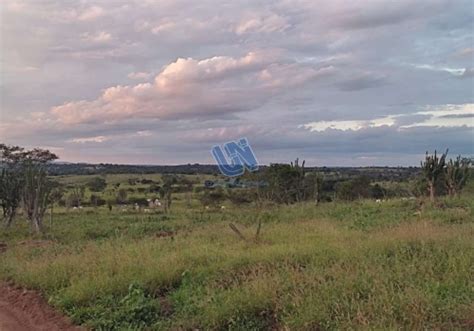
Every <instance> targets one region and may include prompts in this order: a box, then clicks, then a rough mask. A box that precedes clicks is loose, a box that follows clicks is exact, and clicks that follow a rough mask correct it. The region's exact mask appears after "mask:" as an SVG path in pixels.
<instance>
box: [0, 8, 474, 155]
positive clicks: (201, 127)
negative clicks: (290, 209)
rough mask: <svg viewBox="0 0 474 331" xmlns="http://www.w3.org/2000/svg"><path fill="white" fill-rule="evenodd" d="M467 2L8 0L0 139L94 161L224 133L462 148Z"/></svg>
mask: <svg viewBox="0 0 474 331" xmlns="http://www.w3.org/2000/svg"><path fill="white" fill-rule="evenodd" d="M217 7H218V8H219V10H218V11H216V8H217ZM471 7H472V5H471V2H470V1H468V0H459V1H456V2H455V3H453V2H450V1H447V0H420V1H416V2H413V1H411V0H400V1H392V2H381V1H378V0H367V1H352V2H348V1H345V0H334V1H325V2H322V1H319V2H315V1H310V0H295V1H288V0H281V1H277V2H275V1H273V2H272V1H266V0H263V1H257V2H255V1H253V2H252V1H247V2H241V1H230V0H222V1H220V2H219V3H218V2H217V1H215V0H202V1H200V2H199V4H197V3H192V4H185V5H184V4H183V2H181V1H168V0H165V1H132V2H127V3H125V2H122V1H103V0H99V1H95V0H81V1H80V2H70V1H69V2H64V1H53V0H45V1H41V2H38V1H12V0H10V1H7V2H6V5H5V6H4V8H5V13H6V15H3V16H2V24H0V29H1V34H2V36H3V39H2V43H3V44H2V50H1V51H2V66H1V77H2V82H1V89H2V92H1V95H2V104H1V110H0V136H1V140H2V141H8V142H10V143H15V144H20V145H25V146H36V145H38V146H39V145H42V146H54V147H58V148H59V147H64V150H63V151H61V153H60V155H61V157H64V158H66V159H68V158H69V159H70V160H78V161H80V160H88V161H91V160H96V161H99V162H101V161H121V162H124V161H125V162H126V161H127V160H130V158H132V157H133V159H134V160H135V159H136V158H137V156H139V159H140V160H141V162H154V163H156V162H158V163H172V162H178V161H180V160H181V161H183V162H185V163H187V162H205V161H207V162H212V158H210V156H209V155H208V154H209V153H208V149H209V145H212V144H214V143H219V142H220V140H221V139H222V140H224V141H227V140H228V139H234V138H238V135H247V136H248V137H251V139H252V140H251V143H252V144H253V145H255V146H256V148H258V150H259V153H261V154H262V160H264V161H265V162H278V161H288V160H289V159H292V158H294V157H297V156H300V157H305V158H306V159H307V160H308V161H309V160H314V162H319V163H320V164H325V163H326V164H329V163H331V162H335V163H336V164H354V163H357V162H361V163H363V164H366V163H367V162H369V161H368V160H374V159H372V158H374V157H375V158H376V159H377V160H378V161H373V162H374V163H377V164H380V163H383V162H388V163H390V164H394V163H395V164H396V163H397V162H398V160H400V159H402V160H410V162H413V160H415V159H416V155H417V153H419V152H420V151H421V153H423V152H424V151H425V150H426V149H429V148H438V149H440V148H441V147H443V146H446V147H447V146H449V147H450V148H451V149H452V150H453V151H454V150H457V151H458V152H459V153H468V152H472V149H473V147H472V139H473V132H474V130H473V129H472V124H471V123H472V109H471V110H470V111H469V113H466V112H464V113H463V112H462V111H461V110H460V109H461V108H462V106H461V105H470V104H472V102H473V101H472V77H473V69H472V68H473V65H472V55H473V48H472V41H473V39H472V21H473V19H474V18H473V14H472V10H470V9H471ZM417 66H418V67H417ZM426 105H430V106H426ZM449 105H451V106H449ZM454 105H457V106H454ZM450 107H451V108H452V109H451V108H450ZM450 109H451V110H450ZM466 109H467V108H466ZM448 110H449V111H448ZM427 112H434V113H427ZM443 112H444V113H443ZM302 123H305V124H304V126H301V127H299V128H298V126H299V125H300V124H302ZM312 129H313V130H312ZM96 137H105V140H104V141H102V142H94V139H93V138H96ZM74 139H79V140H77V141H82V140H81V139H90V140H89V141H85V142H83V143H80V142H72V140H74ZM206 157H209V159H207V158H206ZM326 161H327V162H326ZM364 162H365V163H364ZM406 162H408V161H406ZM333 164H334V163H333ZM415 164H418V161H416V162H415Z"/></svg>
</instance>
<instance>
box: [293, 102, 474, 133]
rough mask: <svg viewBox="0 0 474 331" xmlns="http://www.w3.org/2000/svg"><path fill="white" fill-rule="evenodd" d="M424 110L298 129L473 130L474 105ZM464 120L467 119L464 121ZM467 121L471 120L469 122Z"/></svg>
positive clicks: (309, 125)
mask: <svg viewBox="0 0 474 331" xmlns="http://www.w3.org/2000/svg"><path fill="white" fill-rule="evenodd" d="M425 108H426V110H423V111H418V112H416V113H413V114H396V115H389V116H386V117H381V118H376V119H372V120H352V121H318V122H310V123H307V124H302V125H300V126H299V127H300V128H304V129H308V130H309V131H311V132H324V131H326V130H339V131H360V130H363V129H370V128H377V127H382V126H387V127H395V128H397V130H404V129H409V128H414V127H468V128H474V120H472V118H473V117H474V104H464V105H444V106H441V107H440V106H437V107H425ZM466 118H467V119H468V120H467V121H466ZM469 119H471V120H470V121H469Z"/></svg>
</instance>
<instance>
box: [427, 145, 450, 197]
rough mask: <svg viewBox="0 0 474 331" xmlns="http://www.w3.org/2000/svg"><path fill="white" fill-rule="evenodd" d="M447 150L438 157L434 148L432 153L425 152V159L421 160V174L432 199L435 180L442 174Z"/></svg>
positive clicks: (434, 191)
mask: <svg viewBox="0 0 474 331" xmlns="http://www.w3.org/2000/svg"><path fill="white" fill-rule="evenodd" d="M447 155H448V150H446V152H445V153H444V154H442V155H441V157H438V155H437V153H436V150H435V152H434V155H429V154H428V151H427V152H426V156H425V161H424V162H423V161H422V162H421V169H422V171H423V176H424V177H425V179H426V181H427V183H428V192H429V194H430V200H431V201H434V200H435V196H436V182H437V181H438V180H439V179H440V178H441V176H443V174H444V171H445V166H446V156H447Z"/></svg>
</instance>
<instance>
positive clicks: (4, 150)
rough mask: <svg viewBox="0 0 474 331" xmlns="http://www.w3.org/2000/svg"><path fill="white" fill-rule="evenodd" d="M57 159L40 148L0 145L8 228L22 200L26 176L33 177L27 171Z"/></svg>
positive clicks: (1, 200)
mask: <svg viewBox="0 0 474 331" xmlns="http://www.w3.org/2000/svg"><path fill="white" fill-rule="evenodd" d="M57 158H58V157H57V156H56V154H54V153H51V152H50V151H48V150H44V149H40V148H35V149H33V150H25V149H24V148H23V147H20V146H9V145H6V144H2V143H0V166H1V167H2V168H3V169H2V174H1V179H0V204H1V206H2V210H3V215H4V218H5V225H6V226H9V225H10V224H11V223H12V222H13V219H14V217H15V214H16V210H17V208H18V206H19V204H20V201H21V199H22V195H23V193H24V189H25V184H26V182H27V178H25V176H26V175H27V174H29V175H32V173H31V172H26V171H25V169H30V170H31V166H33V165H43V164H46V163H47V162H50V161H53V160H55V159H57ZM23 197H24V195H23Z"/></svg>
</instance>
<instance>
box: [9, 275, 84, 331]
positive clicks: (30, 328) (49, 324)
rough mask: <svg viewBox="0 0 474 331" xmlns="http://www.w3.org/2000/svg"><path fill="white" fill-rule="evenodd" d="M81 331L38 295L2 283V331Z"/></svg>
mask: <svg viewBox="0 0 474 331" xmlns="http://www.w3.org/2000/svg"><path fill="white" fill-rule="evenodd" d="M56 330H69V331H73V330H74V331H79V330H85V329H83V328H80V327H77V326H74V325H73V324H72V323H71V321H70V320H69V319H68V318H66V317H64V316H63V315H61V314H60V313H59V312H57V311H56V310H54V309H53V308H52V307H51V306H49V305H48V303H47V302H46V300H45V299H44V298H42V297H41V296H40V295H39V294H38V293H36V292H34V291H30V290H25V289H22V288H18V287H15V286H12V285H8V284H5V283H0V331H56Z"/></svg>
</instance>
